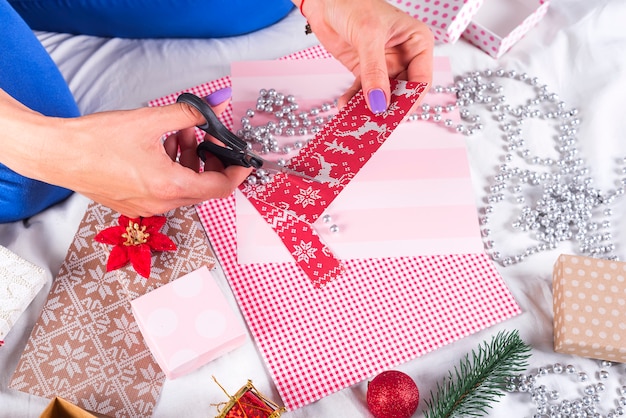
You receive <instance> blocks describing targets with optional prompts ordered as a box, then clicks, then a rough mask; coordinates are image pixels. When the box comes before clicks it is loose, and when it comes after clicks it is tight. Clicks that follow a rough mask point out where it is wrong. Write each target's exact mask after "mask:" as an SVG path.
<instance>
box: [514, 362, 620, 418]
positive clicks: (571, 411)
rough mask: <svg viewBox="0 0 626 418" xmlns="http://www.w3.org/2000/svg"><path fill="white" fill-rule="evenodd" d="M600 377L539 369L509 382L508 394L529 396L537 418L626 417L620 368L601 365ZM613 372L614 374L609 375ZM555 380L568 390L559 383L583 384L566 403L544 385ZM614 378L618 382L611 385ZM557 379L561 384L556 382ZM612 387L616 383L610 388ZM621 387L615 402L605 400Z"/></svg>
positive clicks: (572, 368)
mask: <svg viewBox="0 0 626 418" xmlns="http://www.w3.org/2000/svg"><path fill="white" fill-rule="evenodd" d="M599 366H600V368H599V370H598V371H597V373H595V374H592V375H589V374H588V373H587V372H585V371H583V370H579V369H577V368H576V367H575V366H573V365H571V364H568V365H566V366H564V365H562V364H560V363H555V364H553V365H548V366H545V367H539V368H538V369H537V370H536V371H535V372H534V373H529V374H524V375H519V376H516V377H514V378H512V379H510V380H509V381H507V382H505V383H504V384H505V390H506V391H508V392H510V393H511V394H526V395H528V396H530V400H531V402H532V403H533V404H534V406H535V407H536V411H535V412H534V414H533V416H532V417H533V418H617V417H620V416H625V415H626V385H620V384H619V378H620V377H621V376H620V375H623V374H624V373H623V371H622V372H621V373H620V370H619V367H623V365H613V363H611V362H610V361H605V360H603V361H601V362H600V363H599ZM609 371H610V372H609ZM550 376H551V377H552V381H553V383H555V384H556V387H564V386H565V385H564V383H567V382H559V381H558V380H559V379H567V380H569V381H570V382H575V383H579V384H580V385H581V386H579V390H577V391H576V392H577V393H576V397H574V398H570V399H563V396H562V395H563V393H562V392H561V391H559V390H556V389H551V388H549V387H548V386H547V384H543V383H541V382H542V381H544V380H546V379H547V378H548V377H550ZM611 376H613V377H614V378H615V377H616V376H617V378H615V379H614V382H611V381H610V377H611ZM554 379H556V380H557V381H554ZM609 383H612V384H611V385H609ZM615 385H617V387H616V388H615V389H616V392H615V394H616V395H617V396H616V397H615V398H613V399H611V400H610V401H609V402H606V401H605V400H604V399H603V398H605V397H607V396H609V390H608V388H609V387H610V386H611V387H612V386H615Z"/></svg>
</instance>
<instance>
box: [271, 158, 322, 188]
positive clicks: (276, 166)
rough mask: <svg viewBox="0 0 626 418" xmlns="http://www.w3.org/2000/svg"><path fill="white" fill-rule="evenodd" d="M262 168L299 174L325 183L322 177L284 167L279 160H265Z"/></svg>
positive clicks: (294, 174)
mask: <svg viewBox="0 0 626 418" xmlns="http://www.w3.org/2000/svg"><path fill="white" fill-rule="evenodd" d="M262 168H264V169H266V170H268V171H274V172H276V171H279V172H281V173H285V174H291V175H293V176H298V177H301V178H303V179H305V180H310V181H315V182H317V183H324V181H322V180H321V179H318V178H315V177H312V176H309V175H308V174H304V173H301V172H299V171H296V170H292V169H291V168H288V167H284V166H282V165H279V164H278V163H277V162H275V161H268V160H263V166H262Z"/></svg>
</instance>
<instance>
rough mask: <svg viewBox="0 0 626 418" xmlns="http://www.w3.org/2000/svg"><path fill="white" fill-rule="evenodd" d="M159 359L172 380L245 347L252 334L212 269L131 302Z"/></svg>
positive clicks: (147, 342)
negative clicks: (228, 298)
mask: <svg viewBox="0 0 626 418" xmlns="http://www.w3.org/2000/svg"><path fill="white" fill-rule="evenodd" d="M131 306H132V310H133V314H134V315H135V319H136V321H137V324H138V326H139V329H140V330H141V333H142V334H143V336H144V339H145V340H146V345H147V346H148V347H149V348H150V351H151V352H152V354H153V356H154V358H155V360H156V361H157V363H158V364H159V366H161V369H162V370H163V372H164V373H165V375H166V376H167V377H168V378H169V379H176V378H178V377H180V376H183V375H185V374H188V373H190V372H192V371H194V370H196V369H197V368H199V367H200V366H203V365H204V364H206V363H208V362H210V361H211V360H214V359H215V358H217V357H219V356H221V355H223V354H225V353H227V352H229V351H231V350H234V349H235V348H237V347H239V346H241V345H242V344H243V343H244V342H245V340H246V338H247V337H246V331H245V329H244V327H243V325H242V324H241V322H240V321H239V319H238V318H237V317H236V315H235V313H234V311H233V310H232V308H231V307H230V305H229V304H228V301H227V300H226V298H225V297H224V294H223V293H222V291H221V290H220V288H219V286H218V285H217V283H216V282H215V280H214V279H213V277H212V276H211V274H210V272H209V270H208V269H207V268H206V267H201V268H200V269H198V270H194V271H192V272H191V273H188V274H186V275H185V276H183V277H180V278H179V279H177V280H174V281H172V282H170V283H168V284H167V285H164V286H161V287H160V288H158V289H155V290H153V291H152V292H150V293H147V294H145V295H143V296H141V297H138V298H137V299H135V300H133V301H132V302H131Z"/></svg>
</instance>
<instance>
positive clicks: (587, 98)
mask: <svg viewBox="0 0 626 418" xmlns="http://www.w3.org/2000/svg"><path fill="white" fill-rule="evenodd" d="M487 1H494V0H487ZM625 22H626V2H624V1H623V0H593V1H589V0H552V2H551V5H550V9H549V10H548V13H547V15H546V16H545V18H544V20H542V21H541V22H540V23H539V25H538V26H537V27H535V28H534V29H532V30H531V31H530V32H529V33H528V35H527V36H526V37H525V38H524V39H522V40H521V41H520V42H519V43H517V44H516V45H515V46H514V47H513V48H512V50H510V51H509V52H508V53H507V54H505V55H504V56H503V57H502V58H501V59H500V60H498V61H496V60H494V59H493V58H491V57H489V56H488V55H487V54H485V53H484V52H483V51H481V50H479V49H477V48H476V47H474V46H472V45H470V44H468V43H467V42H465V41H464V40H461V41H459V42H457V43H455V44H453V45H438V46H437V47H436V51H435V52H436V54H437V55H447V56H449V57H450V58H451V62H452V65H453V68H454V71H455V73H456V74H461V73H464V72H466V71H471V70H483V69H487V68H496V67H497V66H500V67H503V68H506V69H512V70H516V71H518V72H526V73H528V74H529V75H531V76H536V77H538V78H539V79H540V81H541V82H543V83H545V84H547V85H548V86H549V88H550V89H551V90H552V91H554V92H556V93H558V94H559V96H560V97H561V99H562V100H564V101H565V102H566V103H567V104H568V105H569V106H574V107H577V108H578V109H579V110H580V116H581V121H582V123H581V126H580V134H579V140H580V147H579V148H580V151H581V153H582V156H583V157H584V158H585V159H586V160H587V162H588V163H589V165H590V166H591V167H592V174H593V175H594V177H595V179H596V185H597V186H598V187H600V188H601V189H608V188H612V187H614V183H613V182H614V180H615V179H617V178H618V173H616V172H615V170H614V169H613V167H614V164H613V163H614V160H615V158H617V157H618V156H625V155H626V144H624V142H625V141H624V140H623V132H624V131H626V118H625V117H624V114H623V113H624V109H626V31H625V30H624V24H625ZM303 27H304V19H303V18H302V17H301V16H300V15H299V13H298V12H296V11H294V12H293V13H292V14H291V15H289V16H288V17H287V18H286V19H284V20H283V21H281V22H279V23H278V24H276V25H274V26H273V27H270V28H268V29H265V30H262V31H259V32H257V33H254V34H251V35H247V36H242V37H237V38H229V39H221V40H121V39H100V38H93V37H85V36H70V35H66V34H53V33H37V36H38V37H39V39H40V40H41V41H42V43H43V44H44V46H45V47H46V48H47V50H48V51H49V52H50V53H51V55H52V57H53V59H54V60H55V61H56V62H57V63H58V65H59V67H60V69H61V71H62V72H63V74H64V75H65V77H66V78H67V80H68V82H69V85H70V88H71V89H72V91H73V92H74V94H75V96H76V99H77V101H78V104H79V106H80V109H81V110H82V112H83V113H92V112H96V111H101V110H110V109H128V108H134V107H139V106H143V105H145V104H146V103H147V102H148V101H149V100H151V99H154V98H157V97H161V96H163V95H166V94H169V93H172V92H175V91H179V90H181V89H184V88H187V87H191V86H194V85H197V84H200V83H203V82H206V81H209V80H212V79H215V78H218V77H221V76H223V75H226V74H228V72H229V63H230V62H232V61H237V60H251V59H274V58H278V57H280V56H283V55H285V54H288V53H291V52H295V51H297V50H300V49H304V48H306V47H309V46H312V45H314V44H316V43H317V41H316V40H315V38H314V37H313V36H305V35H304V30H303ZM484 124H485V127H486V129H485V131H484V132H483V133H481V134H479V135H475V136H473V137H470V138H468V140H467V141H468V148H469V157H470V163H471V166H472V175H473V179H474V187H475V192H476V201H477V204H478V205H482V202H481V199H482V198H483V197H484V196H485V187H486V186H487V184H488V179H489V177H490V176H492V175H493V174H494V167H496V166H497V165H498V164H500V163H501V157H502V155H503V151H502V145H503V141H502V140H501V134H500V133H499V131H498V129H497V126H496V123H495V122H494V121H493V120H487V121H485V122H484ZM532 132H533V135H534V138H533V139H534V141H535V142H537V143H541V141H544V142H545V144H546V147H551V146H552V144H553V142H552V138H551V135H553V132H552V131H551V129H550V128H547V127H537V128H536V129H533V131H532ZM542 138H544V139H542ZM546 151H548V150H546ZM103 163H106V161H103ZM86 204H87V200H86V199H85V198H84V197H82V196H80V195H74V196H72V197H70V198H69V199H68V200H67V201H65V202H63V203H61V204H59V205H57V206H55V207H53V208H51V209H49V210H47V211H45V212H44V213H42V214H40V215H37V216H35V217H33V218H32V219H30V220H28V221H27V222H25V223H22V222H18V223H13V224H5V225H0V244H1V245H4V246H6V247H8V248H9V249H11V250H12V251H14V252H15V253H17V254H18V255H20V256H22V257H23V258H25V259H27V260H29V261H31V262H33V263H35V264H37V265H39V266H41V267H43V268H45V269H46V271H47V272H48V283H47V285H46V286H45V287H44V290H43V291H42V292H41V293H40V294H39V295H38V297H37V298H36V299H35V301H34V302H33V303H32V304H31V306H30V307H29V309H28V310H27V312H26V313H25V314H24V315H23V316H22V317H21V319H20V321H19V322H18V324H17V325H16V327H15V328H14V329H13V330H12V331H11V333H10V334H9V336H8V337H7V340H9V339H10V340H11V343H10V344H7V345H6V346H5V347H3V348H0V417H13V418H19V417H37V416H39V414H40V413H41V411H42V410H43V409H44V408H45V406H46V405H47V403H48V400H47V399H42V398H39V397H35V396H30V395H28V394H25V393H22V392H17V391H13V390H9V389H7V386H8V384H9V381H10V378H11V375H12V374H13V371H14V369H15V367H16V365H17V362H18V360H19V357H20V354H21V351H22V350H23V348H24V346H25V344H26V341H27V339H28V336H29V334H30V331H31V329H32V327H33V325H34V323H35V321H36V320H37V318H38V316H39V312H40V310H41V308H42V306H43V303H44V302H45V300H46V294H47V291H48V290H49V288H50V283H51V282H52V280H53V277H54V276H55V275H56V273H57V271H58V269H59V267H60V265H61V263H62V261H63V259H64V257H65V253H66V251H67V249H68V247H69V245H70V242H71V240H72V237H73V235H74V232H75V230H76V228H77V226H78V224H79V222H80V220H81V218H82V215H83V212H84V210H85V208H86ZM625 207H626V206H625V205H624V204H623V203H621V201H620V202H618V203H617V204H616V205H615V206H614V213H615V215H614V217H613V223H614V235H615V237H616V239H615V240H616V242H617V244H618V250H617V252H618V254H620V255H621V256H622V257H624V254H625V253H624V246H623V245H619V244H620V242H622V240H623V239H624V237H626V234H625V232H626V229H625V228H624V223H623V222H622V221H621V218H622V216H621V214H623V213H624V208H625ZM491 229H492V230H494V231H495V232H497V233H498V236H499V237H500V238H499V244H498V245H499V246H500V248H501V249H502V250H503V252H511V251H513V249H514V248H515V240H516V234H515V233H514V232H512V230H511V228H510V227H509V226H508V225H491ZM507 250H511V251H507ZM574 251H575V247H574V246H573V245H571V244H570V243H565V244H562V245H561V246H559V247H558V248H557V249H555V250H553V251H550V252H545V253H541V254H538V255H535V256H532V257H531V258H529V259H527V260H526V261H524V262H523V263H521V264H519V265H515V266H512V267H507V268H499V270H500V271H501V273H502V276H503V277H504V279H505V281H506V283H507V284H508V286H509V287H510V289H511V290H512V292H513V295H514V296H515V298H516V300H517V301H518V303H519V304H520V306H521V307H522V309H523V314H522V315H520V316H518V317H516V318H514V319H512V320H509V321H506V322H504V323H502V324H499V325H497V326H495V327H492V328H490V329H487V330H484V331H481V332H479V333H477V334H475V335H473V336H470V337H467V338H465V339H463V340H461V341H458V342H456V343H453V344H451V345H449V346H446V347H444V348H442V349H439V350H437V351H435V352H433V353H430V354H428V355H426V356H424V357H422V358H419V359H416V360H414V361H411V362H408V363H406V364H403V365H401V366H399V367H398V369H399V370H402V371H404V372H406V373H408V374H410V375H411V376H412V377H413V378H414V379H415V381H416V382H417V385H418V387H419V389H420V392H421V395H422V400H421V401H420V407H419V409H418V411H419V412H420V413H421V411H422V408H423V407H424V406H425V403H424V401H423V400H424V399H425V398H428V397H429V392H430V391H431V390H433V388H434V387H435V384H436V382H437V381H439V380H440V379H441V378H442V377H443V376H444V375H446V374H447V371H448V370H449V368H450V367H451V365H452V364H456V362H457V360H458V359H459V358H460V357H461V356H463V355H464V354H465V353H467V352H468V351H470V350H472V349H474V348H475V347H476V346H477V345H478V344H479V343H480V342H482V341H483V340H486V339H490V338H491V336H492V335H494V334H495V333H496V332H497V331H499V330H512V329H518V330H519V331H520V334H521V336H522V338H523V339H524V340H525V341H526V342H527V343H529V344H531V345H532V347H533V356H532V358H531V360H530V363H531V366H533V367H539V366H544V365H547V364H551V363H554V362H561V363H564V364H565V363H571V364H574V365H575V366H576V367H578V368H583V369H585V370H587V371H588V372H589V373H590V374H591V373H593V372H595V370H596V369H597V366H596V362H595V361H593V360H588V359H583V358H580V357H570V356H565V355H560V354H556V353H554V352H553V348H552V347H553V346H552V340H553V333H552V291H551V273H552V266H553V263H554V261H555V260H556V258H557V256H558V254H560V253H572V252H574ZM215 275H216V277H217V279H218V280H224V277H223V274H222V273H221V272H220V271H217V272H216V273H215ZM229 297H230V301H231V303H233V304H234V299H233V298H232V295H229ZM233 306H234V305H233ZM624 314H626V312H624ZM229 362H239V364H246V365H248V369H247V370H248V372H247V373H245V375H238V374H233V373H232V372H231V370H230V368H229V364H232V363H229ZM620 367H621V368H620ZM239 369H241V368H239ZM618 370H619V375H620V376H621V379H622V380H621V384H625V383H626V380H625V379H626V372H624V369H623V366H619V367H614V368H613V369H612V372H613V376H612V377H611V381H610V383H617V382H618V377H617V376H616V373H615V372H616V371H618ZM213 375H215V376H216V377H218V379H219V380H220V382H221V383H222V384H223V385H224V386H225V387H226V388H227V389H228V390H229V392H230V393H231V394H232V393H234V392H235V391H236V390H237V389H238V388H239V386H241V385H243V384H244V383H245V382H246V380H247V379H252V380H253V382H254V383H255V385H256V386H257V387H258V388H259V389H260V390H261V391H262V392H264V393H266V394H267V395H269V397H270V398H274V399H277V394H276V390H275V388H274V386H273V384H272V382H271V380H270V378H269V376H268V374H267V372H266V369H265V368H264V366H263V363H262V360H261V358H260V356H259V355H258V352H257V351H256V348H255V346H254V344H253V343H252V341H251V340H249V341H248V343H247V344H246V346H244V347H243V348H241V349H239V350H237V351H236V352H235V353H233V354H232V355H230V356H229V358H228V361H226V360H224V359H218V360H216V361H214V362H211V363H209V364H208V365H206V366H205V367H203V368H201V369H200V370H198V371H197V372H194V373H192V374H191V375H188V376H186V377H183V378H180V379H177V380H174V381H167V382H166V384H165V386H164V388H163V392H162V394H161V398H160V401H159V403H158V405H157V407H156V409H155V413H154V416H155V417H175V416H184V417H206V416H213V415H215V414H214V412H215V407H214V406H211V404H215V403H219V402H221V401H224V400H225V399H226V398H225V395H224V394H223V393H222V392H221V390H220V389H219V388H218V387H217V386H216V385H215V384H214V383H213V381H212V380H211V376H213ZM366 388H367V383H366V382H362V383H360V384H357V385H355V386H353V387H351V388H347V389H345V390H343V391H341V392H338V393H336V394H334V395H331V396H328V397H326V398H324V399H322V400H320V401H318V402H316V403H314V404H312V405H309V406H306V407H304V408H302V409H300V410H297V411H293V412H289V413H287V414H285V416H288V417H330V416H333V417H369V416H371V415H370V414H369V412H368V411H367V407H366V405H365V393H366ZM562 389H563V390H567V389H571V390H573V387H569V386H567V385H564V386H562ZM569 395H571V396H574V392H571V393H570V394H569ZM612 397H613V395H611V398H612ZM533 413H534V410H533V409H532V408H531V405H530V402H529V398H528V397H527V396H523V395H507V396H505V397H504V398H502V400H501V401H500V402H499V403H497V404H494V405H493V409H492V410H491V413H490V416H494V417H501V416H505V414H508V416H511V417H513V416H519V417H523V416H524V417H525V416H532V414H533ZM416 416H419V414H416Z"/></svg>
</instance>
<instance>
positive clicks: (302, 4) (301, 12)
mask: <svg viewBox="0 0 626 418" xmlns="http://www.w3.org/2000/svg"><path fill="white" fill-rule="evenodd" d="M302 6H304V0H302V3H300V14H301V15H302V16H304V12H303V11H302ZM304 17H306V16H304Z"/></svg>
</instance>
